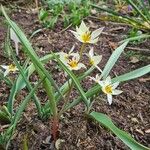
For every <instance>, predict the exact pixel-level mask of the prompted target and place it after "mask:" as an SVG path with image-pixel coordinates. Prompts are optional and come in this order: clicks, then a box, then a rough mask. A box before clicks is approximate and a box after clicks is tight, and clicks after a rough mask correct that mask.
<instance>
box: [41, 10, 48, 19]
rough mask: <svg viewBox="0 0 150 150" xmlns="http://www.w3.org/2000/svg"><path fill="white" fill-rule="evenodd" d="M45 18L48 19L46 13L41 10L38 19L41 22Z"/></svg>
mask: <svg viewBox="0 0 150 150" xmlns="http://www.w3.org/2000/svg"><path fill="white" fill-rule="evenodd" d="M47 17H48V12H47V11H46V10H44V9H41V10H40V13H39V19H40V20H41V21H44V20H45V19H46V18H47Z"/></svg>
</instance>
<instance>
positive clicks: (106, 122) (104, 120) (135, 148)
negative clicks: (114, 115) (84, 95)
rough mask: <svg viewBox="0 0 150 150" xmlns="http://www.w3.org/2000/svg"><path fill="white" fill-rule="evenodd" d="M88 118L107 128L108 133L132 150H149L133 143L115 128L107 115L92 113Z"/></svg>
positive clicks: (133, 141)
mask: <svg viewBox="0 0 150 150" xmlns="http://www.w3.org/2000/svg"><path fill="white" fill-rule="evenodd" d="M89 116H90V117H91V118H93V119H95V120H96V121H97V122H98V123H100V124H102V125H103V126H105V127H106V128H108V129H109V130H110V131H112V132H113V133H114V134H115V135H116V136H117V137H118V138H119V139H120V140H122V141H123V142H124V143H125V144H126V145H127V146H128V147H130V148H131V149H132V150H150V148H148V147H145V146H143V145H142V144H140V143H138V142H137V141H135V140H134V139H133V138H132V137H131V135H130V134H128V133H126V132H125V131H123V130H120V129H119V128H118V127H116V126H115V125H114V123H113V122H112V120H111V119H110V118H109V117H108V116H107V115H105V114H103V113H98V112H94V111H93V112H91V113H90V115H89Z"/></svg>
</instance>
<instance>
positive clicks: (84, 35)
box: [71, 21, 104, 44]
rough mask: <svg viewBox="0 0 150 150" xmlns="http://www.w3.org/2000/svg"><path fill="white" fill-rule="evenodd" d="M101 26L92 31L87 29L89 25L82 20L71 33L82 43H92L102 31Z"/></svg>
mask: <svg viewBox="0 0 150 150" xmlns="http://www.w3.org/2000/svg"><path fill="white" fill-rule="evenodd" d="M103 29H104V28H103V27H102V28H99V29H97V30H95V31H93V32H91V31H90V30H89V27H87V26H86V25H85V23H84V22H83V21H82V22H81V25H80V26H79V28H78V27H76V32H75V31H72V30H71V32H72V33H73V35H74V36H75V37H76V38H77V39H78V40H79V41H80V42H82V43H91V44H94V43H96V42H97V41H98V36H99V35H100V34H101V33H102V31H103Z"/></svg>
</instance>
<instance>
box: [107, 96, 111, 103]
mask: <svg viewBox="0 0 150 150" xmlns="http://www.w3.org/2000/svg"><path fill="white" fill-rule="evenodd" d="M107 100H108V103H109V105H111V104H112V95H111V94H107Z"/></svg>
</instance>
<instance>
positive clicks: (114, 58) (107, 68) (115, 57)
mask: <svg viewBox="0 0 150 150" xmlns="http://www.w3.org/2000/svg"><path fill="white" fill-rule="evenodd" d="M127 44H128V41H127V42H125V43H123V44H122V45H120V46H119V47H118V48H117V49H116V50H115V51H114V52H113V53H112V55H111V56H110V58H109V60H108V62H107V64H106V66H105V68H104V70H103V72H102V74H101V76H102V77H103V78H104V79H105V78H106V77H107V76H108V75H109V72H110V71H111V69H112V68H113V66H114V65H115V63H116V62H117V60H118V58H119V56H120V55H121V53H122V52H123V50H124V49H125V47H126V46H127Z"/></svg>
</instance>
